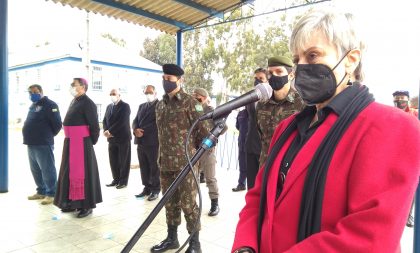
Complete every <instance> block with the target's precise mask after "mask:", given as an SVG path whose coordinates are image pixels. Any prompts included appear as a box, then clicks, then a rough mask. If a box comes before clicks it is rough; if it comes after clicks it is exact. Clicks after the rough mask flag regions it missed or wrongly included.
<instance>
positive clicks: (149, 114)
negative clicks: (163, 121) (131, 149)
mask: <svg viewBox="0 0 420 253" xmlns="http://www.w3.org/2000/svg"><path fill="white" fill-rule="evenodd" d="M157 103H158V100H157V99H156V100H155V101H153V102H146V103H143V104H141V105H140V106H139V109H138V111H137V115H136V118H134V120H133V125H132V127H133V130H134V129H136V128H141V129H143V130H144V133H143V136H142V137H141V138H137V137H135V138H134V144H138V145H142V146H156V145H159V141H158V131H157V126H156V113H155V109H156V104H157Z"/></svg>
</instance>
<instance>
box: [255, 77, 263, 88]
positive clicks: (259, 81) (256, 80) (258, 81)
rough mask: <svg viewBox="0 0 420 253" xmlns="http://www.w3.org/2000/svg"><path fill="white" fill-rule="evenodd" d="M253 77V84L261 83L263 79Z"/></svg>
mask: <svg viewBox="0 0 420 253" xmlns="http://www.w3.org/2000/svg"><path fill="white" fill-rule="evenodd" d="M254 79H255V81H254V86H257V85H258V84H260V83H262V82H263V81H261V80H260V79H258V78H254Z"/></svg>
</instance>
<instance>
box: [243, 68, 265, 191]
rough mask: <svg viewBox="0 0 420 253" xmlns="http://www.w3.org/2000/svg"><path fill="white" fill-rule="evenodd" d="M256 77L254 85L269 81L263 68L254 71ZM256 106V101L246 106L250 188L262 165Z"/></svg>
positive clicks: (246, 142)
mask: <svg viewBox="0 0 420 253" xmlns="http://www.w3.org/2000/svg"><path fill="white" fill-rule="evenodd" d="M254 79H255V80H254V85H257V84H260V83H267V82H268V79H267V71H266V70H265V69H263V68H258V69H256V70H255V72H254ZM255 107H256V103H252V104H249V105H247V106H246V107H245V108H246V111H247V112H248V133H247V135H246V140H245V148H246V172H247V176H246V178H247V186H248V190H249V189H251V188H252V187H254V183H255V178H256V177H257V173H258V169H259V167H260V162H259V161H260V154H261V139H260V134H259V133H258V128H257V113H256V110H255Z"/></svg>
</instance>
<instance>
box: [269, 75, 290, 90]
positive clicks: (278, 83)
mask: <svg viewBox="0 0 420 253" xmlns="http://www.w3.org/2000/svg"><path fill="white" fill-rule="evenodd" d="M287 82H289V78H288V76H287V75H286V76H275V75H272V76H271V77H270V79H268V83H269V84H270V86H271V88H273V90H281V89H282V88H283V87H284V85H285V84H286V83H287Z"/></svg>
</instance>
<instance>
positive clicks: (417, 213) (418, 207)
mask: <svg viewBox="0 0 420 253" xmlns="http://www.w3.org/2000/svg"><path fill="white" fill-rule="evenodd" d="M419 102H420V81H419ZM419 120H420V114H419ZM414 199H415V200H416V203H415V205H414V242H413V251H414V253H420V231H419V229H420V227H419V224H420V186H417V191H416V196H415V198H414Z"/></svg>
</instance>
